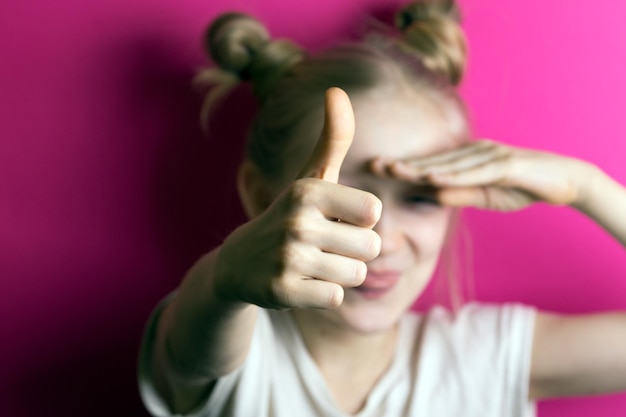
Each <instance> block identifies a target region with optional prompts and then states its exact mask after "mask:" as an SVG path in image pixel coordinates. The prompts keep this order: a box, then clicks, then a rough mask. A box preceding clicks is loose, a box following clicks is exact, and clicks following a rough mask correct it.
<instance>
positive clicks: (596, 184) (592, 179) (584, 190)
mask: <svg viewBox="0 0 626 417" xmlns="http://www.w3.org/2000/svg"><path fill="white" fill-rule="evenodd" d="M580 163H581V167H580V169H578V170H577V173H578V175H577V182H578V187H577V189H578V192H577V193H576V198H575V199H574V201H573V202H572V203H571V204H570V205H571V206H572V207H573V208H575V209H577V210H579V211H582V212H585V213H586V212H587V211H588V208H589V206H590V204H591V203H592V202H593V201H594V199H595V197H594V195H595V193H596V192H597V190H598V188H601V184H602V181H603V180H604V179H606V175H605V174H604V172H603V171H602V170H601V169H600V168H599V167H598V166H596V165H594V164H592V163H589V162H584V161H580Z"/></svg>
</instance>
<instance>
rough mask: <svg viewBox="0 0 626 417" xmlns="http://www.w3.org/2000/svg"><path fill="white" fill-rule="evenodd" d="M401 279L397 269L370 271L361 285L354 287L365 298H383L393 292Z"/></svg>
mask: <svg viewBox="0 0 626 417" xmlns="http://www.w3.org/2000/svg"><path fill="white" fill-rule="evenodd" d="M399 280H400V273H399V272H397V271H368V272H367V276H366V278H365V281H363V284H361V286H359V287H356V288H354V289H355V290H356V292H357V293H359V294H360V295H361V296H362V297H363V298H367V299H369V300H373V299H377V298H382V297H384V296H385V295H387V294H388V293H390V292H391V290H393V289H394V288H395V286H396V284H397V283H398V281H399Z"/></svg>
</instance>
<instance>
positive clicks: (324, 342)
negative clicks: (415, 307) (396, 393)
mask: <svg viewBox="0 0 626 417" xmlns="http://www.w3.org/2000/svg"><path fill="white" fill-rule="evenodd" d="M292 315H293V318H294V320H295V322H296V325H297V326H298V328H299V330H300V332H301V334H302V339H303V340H304V343H305V345H306V347H307V350H308V351H309V353H310V355H311V357H312V358H313V360H314V361H315V362H316V364H317V365H318V367H319V368H320V370H321V371H322V373H324V374H325V375H327V376H328V375H329V374H333V375H337V374H345V375H352V376H355V377H357V376H363V375H364V374H367V375H372V374H375V375H378V376H380V375H381V374H382V373H383V372H384V371H385V369H387V367H388V366H389V364H390V363H391V359H392V358H393V356H394V353H395V346H396V339H397V335H398V327H399V325H398V324H396V325H395V326H393V327H391V328H389V329H385V330H383V331H380V332H374V333H362V332H358V331H355V330H352V329H346V328H345V327H344V326H341V325H339V324H338V323H335V322H333V321H331V320H329V319H327V318H326V317H323V316H324V315H323V314H319V312H318V311H315V310H292Z"/></svg>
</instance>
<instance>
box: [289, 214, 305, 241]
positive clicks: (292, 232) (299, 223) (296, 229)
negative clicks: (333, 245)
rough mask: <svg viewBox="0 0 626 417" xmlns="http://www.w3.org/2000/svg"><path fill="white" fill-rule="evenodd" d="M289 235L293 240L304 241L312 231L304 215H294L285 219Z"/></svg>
mask: <svg viewBox="0 0 626 417" xmlns="http://www.w3.org/2000/svg"><path fill="white" fill-rule="evenodd" d="M284 227H285V231H286V233H287V237H288V238H290V239H292V240H298V241H304V240H306V239H307V237H308V236H309V234H310V232H311V227H310V226H309V222H308V221H307V219H306V218H305V217H304V216H303V215H294V216H291V217H289V218H287V219H285V225H284Z"/></svg>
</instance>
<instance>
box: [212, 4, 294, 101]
mask: <svg viewBox="0 0 626 417" xmlns="http://www.w3.org/2000/svg"><path fill="white" fill-rule="evenodd" d="M204 44H205V49H206V50H207V52H208V54H209V55H210V56H211V57H212V58H213V60H214V61H215V63H216V64H217V65H219V67H220V68H221V69H222V70H225V71H228V72H231V73H234V74H235V75H237V77H238V78H239V79H241V80H250V81H251V82H252V85H253V88H254V91H255V94H256V95H257V97H258V98H259V99H261V100H262V99H263V98H264V97H266V96H267V94H268V93H269V92H270V91H271V90H272V87H273V85H274V83H275V82H276V81H277V80H278V79H279V78H280V77H281V76H282V75H283V74H284V73H285V72H286V71H287V70H288V69H289V68H291V66H292V65H293V64H295V63H296V62H298V61H300V60H301V59H302V58H303V57H304V55H305V53H304V52H303V51H302V49H301V48H300V47H298V46H297V45H295V44H294V43H292V42H289V41H287V40H283V39H278V40H271V38H270V35H269V33H268V31H267V29H266V28H265V26H264V25H263V24H262V23H261V22H259V21H258V20H257V19H255V18H253V17H251V16H248V15H245V14H241V13H227V14H224V15H222V16H220V17H219V18H217V19H216V20H215V21H214V22H213V23H212V24H211V25H210V26H209V30H208V31H207V32H206V36H205V42H204Z"/></svg>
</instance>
